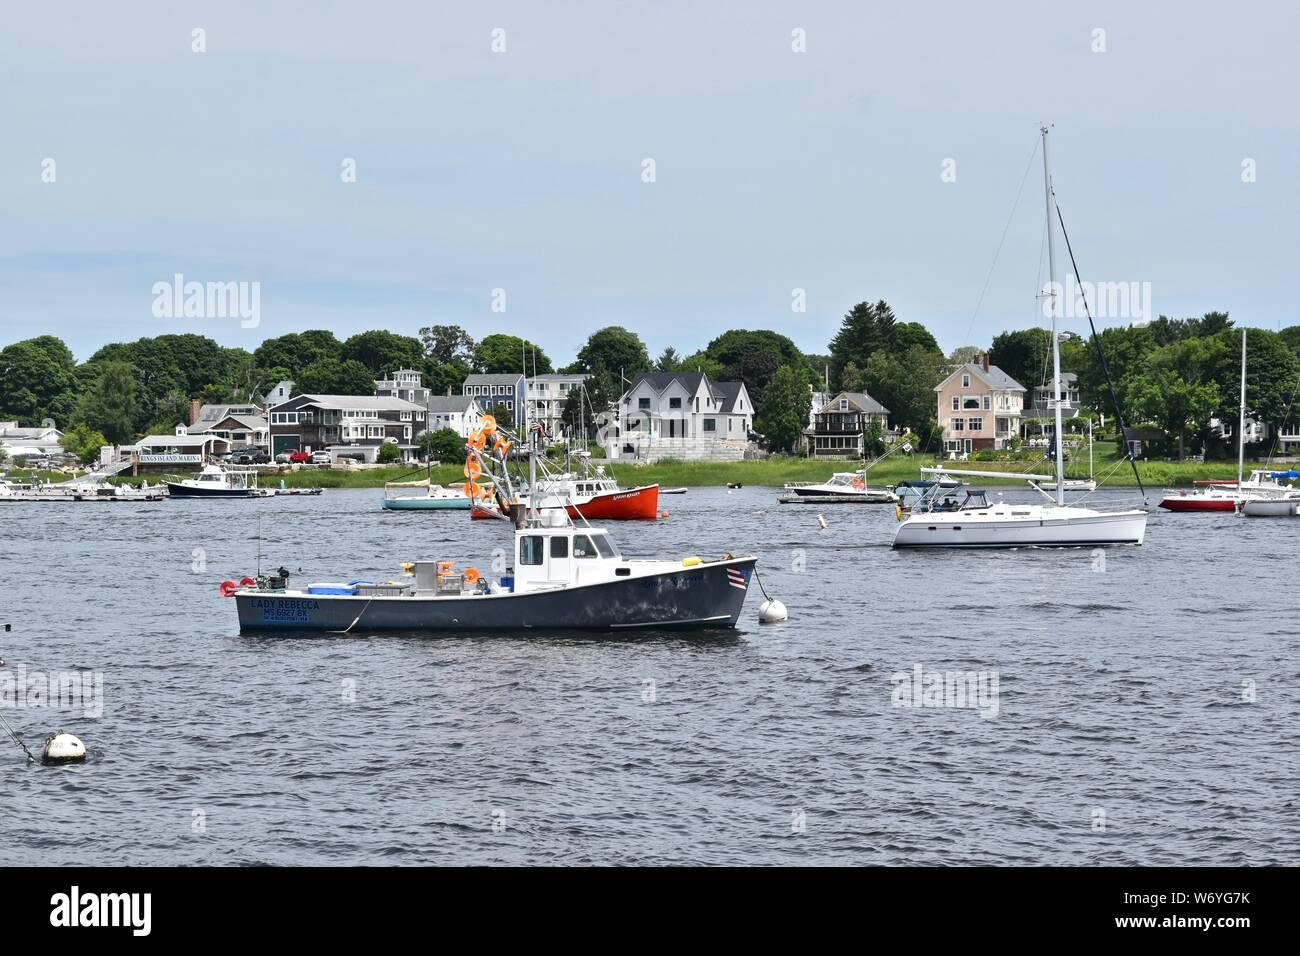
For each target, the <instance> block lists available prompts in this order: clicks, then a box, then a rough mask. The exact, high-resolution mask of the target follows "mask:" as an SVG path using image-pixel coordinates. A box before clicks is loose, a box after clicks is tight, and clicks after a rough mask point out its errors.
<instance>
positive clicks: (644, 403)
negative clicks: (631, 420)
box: [636, 398, 650, 411]
mask: <svg viewBox="0 0 1300 956" xmlns="http://www.w3.org/2000/svg"><path fill="white" fill-rule="evenodd" d="M636 407H637V408H639V409H641V410H642V411H644V410H645V409H647V408H649V407H650V399H648V398H638V399H637V400H636Z"/></svg>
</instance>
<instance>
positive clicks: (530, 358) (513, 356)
mask: <svg viewBox="0 0 1300 956" xmlns="http://www.w3.org/2000/svg"><path fill="white" fill-rule="evenodd" d="M525 357H527V362H528V365H527V367H526V368H525V366H524V360H525ZM534 364H536V366H537V373H538V374H539V375H545V374H548V373H549V372H551V371H553V369H552V368H551V360H550V359H549V358H548V357H547V355H546V353H545V352H543V351H542V350H541V349H540V348H539V347H538V346H536V345H534V344H533V343H532V342H529V341H528V340H527V339H521V338H520V337H519V336H517V335H505V334H503V333H497V334H495V335H489V336H486V337H485V338H484V339H483V341H481V342H479V344H478V345H476V346H475V347H474V370H475V371H477V372H482V373H484V374H487V375H504V374H506V373H508V372H522V373H523V374H525V375H532V374H533V366H534Z"/></svg>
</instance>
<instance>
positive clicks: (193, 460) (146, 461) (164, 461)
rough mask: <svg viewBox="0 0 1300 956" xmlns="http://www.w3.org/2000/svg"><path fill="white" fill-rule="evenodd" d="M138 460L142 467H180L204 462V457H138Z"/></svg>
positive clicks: (161, 455) (160, 455) (163, 455)
mask: <svg viewBox="0 0 1300 956" xmlns="http://www.w3.org/2000/svg"><path fill="white" fill-rule="evenodd" d="M136 458H137V459H138V460H139V461H140V464H142V465H179V464H197V463H199V462H201V461H202V460H203V456H202V455H176V454H171V455H166V454H157V455H137V456H136Z"/></svg>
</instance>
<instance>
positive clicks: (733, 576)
mask: <svg viewBox="0 0 1300 956" xmlns="http://www.w3.org/2000/svg"><path fill="white" fill-rule="evenodd" d="M727 583H728V584H730V585H731V586H732V587H733V588H740V589H741V590H742V591H743V590H745V588H747V587H748V586H749V580H748V578H747V577H746V576H745V569H744V568H727Z"/></svg>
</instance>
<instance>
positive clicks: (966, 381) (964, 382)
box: [961, 375, 970, 388]
mask: <svg viewBox="0 0 1300 956" xmlns="http://www.w3.org/2000/svg"><path fill="white" fill-rule="evenodd" d="M961 387H962V388H970V376H969V375H963V376H962V377H961Z"/></svg>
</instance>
